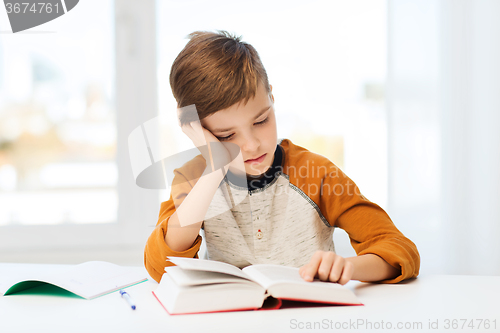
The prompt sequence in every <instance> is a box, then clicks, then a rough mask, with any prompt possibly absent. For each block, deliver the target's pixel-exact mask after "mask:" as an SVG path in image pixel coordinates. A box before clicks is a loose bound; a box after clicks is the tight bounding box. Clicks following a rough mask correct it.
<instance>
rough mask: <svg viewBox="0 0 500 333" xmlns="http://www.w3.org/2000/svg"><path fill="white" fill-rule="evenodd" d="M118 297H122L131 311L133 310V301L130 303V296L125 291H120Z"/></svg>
mask: <svg viewBox="0 0 500 333" xmlns="http://www.w3.org/2000/svg"><path fill="white" fill-rule="evenodd" d="M120 295H122V298H125V300H126V301H127V303H128V304H129V305H130V307H131V308H132V310H135V308H136V306H135V304H134V301H132V298H130V295H129V294H128V293H127V292H126V291H124V290H123V289H120Z"/></svg>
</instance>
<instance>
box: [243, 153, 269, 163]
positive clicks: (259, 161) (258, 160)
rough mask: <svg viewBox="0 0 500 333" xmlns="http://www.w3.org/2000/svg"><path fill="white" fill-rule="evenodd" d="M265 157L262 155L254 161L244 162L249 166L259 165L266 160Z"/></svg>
mask: <svg viewBox="0 0 500 333" xmlns="http://www.w3.org/2000/svg"><path fill="white" fill-rule="evenodd" d="M266 155H267V154H264V155H262V156H260V157H257V158H254V159H248V160H246V161H245V163H249V164H257V163H261V162H262V161H263V160H264V158H266Z"/></svg>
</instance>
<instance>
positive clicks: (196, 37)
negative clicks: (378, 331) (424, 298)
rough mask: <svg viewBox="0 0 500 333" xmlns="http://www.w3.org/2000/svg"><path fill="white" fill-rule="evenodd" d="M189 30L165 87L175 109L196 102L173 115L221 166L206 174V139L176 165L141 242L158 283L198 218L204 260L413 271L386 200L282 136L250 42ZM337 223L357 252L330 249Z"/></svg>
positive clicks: (307, 274) (324, 274) (329, 273)
mask: <svg viewBox="0 0 500 333" xmlns="http://www.w3.org/2000/svg"><path fill="white" fill-rule="evenodd" d="M190 37H191V38H190V41H189V42H188V43H187V44H186V46H185V47H184V49H183V50H182V51H181V52H180V54H179V55H178V56H177V58H176V60H175V61H174V63H173V65H172V69H171V73H170V85H171V87H172V92H173V95H174V97H175V98H176V100H177V104H178V107H179V108H181V110H183V109H185V107H187V106H190V105H195V107H196V112H197V117H199V120H200V121H191V120H193V118H192V117H191V118H189V115H188V114H187V113H186V114H183V113H182V111H180V113H179V116H180V124H181V126H182V129H183V132H184V133H185V134H186V135H187V136H188V137H189V138H190V139H191V140H192V141H193V143H194V144H195V146H197V147H202V146H204V145H206V144H207V143H212V145H214V147H215V146H216V145H217V144H219V147H220V145H221V143H222V144H223V145H225V147H226V148H227V151H224V150H223V149H222V150H218V151H217V159H218V160H217V162H218V163H219V164H221V163H222V165H225V167H224V171H227V175H225V173H223V172H222V171H221V170H218V172H217V171H216V172H211V171H212V168H213V163H214V157H213V155H212V152H210V150H208V151H204V150H202V149H200V151H201V152H202V155H198V156H197V157H195V158H194V159H192V160H191V161H189V162H187V163H185V164H184V165H183V166H182V167H180V168H178V169H176V170H175V172H174V174H175V178H174V181H173V183H174V184H173V186H172V190H171V196H170V199H169V200H168V201H166V202H163V203H162V205H161V209H160V215H159V220H158V224H157V227H156V228H155V230H154V231H153V232H152V234H151V236H150V237H149V239H148V241H147V244H146V248H145V254H144V260H145V266H146V269H147V270H148V272H149V274H150V275H151V276H152V277H153V278H154V279H155V280H156V281H159V280H160V279H161V276H162V274H163V273H164V268H165V266H167V265H172V264H171V263H169V262H167V261H166V257H167V256H183V257H191V258H193V257H196V258H197V257H198V254H197V253H198V250H199V248H200V245H201V236H200V235H199V231H200V228H203V229H204V232H205V239H206V243H207V254H208V258H209V259H213V260H219V261H224V262H228V263H230V264H233V265H236V266H238V267H244V266H247V265H251V264H258V263H269V264H280V265H286V266H294V267H300V269H299V272H300V275H301V276H302V278H303V279H304V280H306V281H312V280H313V279H314V278H315V277H317V278H319V279H320V280H323V281H331V282H337V283H340V284H345V283H347V282H348V281H349V280H351V279H355V280H361V281H381V282H383V283H395V282H399V281H402V280H404V279H408V278H412V277H416V276H417V275H418V271H419V267H420V256H419V254H418V251H417V248H416V246H415V244H413V243H412V242H411V241H410V240H409V239H407V238H406V237H405V236H404V235H403V234H402V233H401V232H400V231H399V230H398V229H397V228H396V227H395V226H394V224H393V223H392V221H391V219H390V218H389V216H388V215H387V214H386V213H385V212H384V210H382V209H381V208H380V207H379V206H378V205H376V204H374V203H372V202H370V201H368V200H367V199H366V198H365V197H364V196H363V195H362V194H361V193H360V192H359V189H358V188H357V186H356V185H355V184H354V183H353V182H352V181H351V180H350V179H349V178H348V177H347V176H346V175H345V174H344V173H343V172H342V171H341V170H340V169H339V168H338V167H337V166H335V165H334V164H333V163H332V162H331V161H329V160H328V159H326V158H325V157H323V156H321V155H317V154H314V153H312V152H309V151H308V150H306V149H304V148H302V147H299V146H297V145H294V144H293V143H292V142H291V141H290V140H287V139H285V140H280V141H278V138H277V134H276V118H275V114H274V96H273V95H272V86H271V85H269V82H268V78H267V74H266V71H265V69H264V66H263V65H262V63H261V61H260V58H259V56H258V54H257V52H256V50H255V49H254V48H253V47H252V46H251V45H249V44H246V43H244V42H241V41H240V39H239V38H237V37H234V36H231V35H230V34H228V33H227V32H218V33H209V32H194V33H192V34H191V35H190ZM195 118H196V117H195ZM231 144H232V145H236V146H237V147H239V151H240V152H239V154H240V155H238V156H239V157H240V159H241V158H242V159H243V161H244V162H243V161H241V163H240V174H241V172H242V173H243V175H244V176H246V177H244V179H245V182H246V184H243V185H242V184H241V182H240V183H238V179H241V178H238V177H237V176H236V175H237V174H238V167H237V166H236V161H237V160H238V158H236V159H234V158H233V157H232V156H233V155H234V154H232V153H231V149H230V145H231ZM212 145H210V147H212ZM241 165H243V167H242V166H241ZM243 169H244V170H243ZM228 193H229V196H230V200H233V199H234V198H239V199H238V200H236V201H237V202H236V204H234V205H229V206H227V204H226V202H227V201H228V199H227V198H228ZM224 207H226V208H225V209H224ZM210 212H211V213H210ZM334 227H339V228H342V229H344V230H345V231H346V232H347V233H348V234H349V237H350V239H351V244H352V246H353V247H354V249H355V250H356V253H357V256H356V257H352V258H343V257H341V256H338V255H336V254H335V248H334V244H333V230H334Z"/></svg>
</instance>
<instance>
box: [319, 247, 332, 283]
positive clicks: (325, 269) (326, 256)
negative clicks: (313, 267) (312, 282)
mask: <svg viewBox="0 0 500 333" xmlns="http://www.w3.org/2000/svg"><path fill="white" fill-rule="evenodd" d="M335 257H336V254H335V253H333V252H325V253H323V258H322V259H321V264H320V265H319V267H318V277H319V279H320V280H321V281H328V278H329V276H330V272H331V270H332V266H333V263H334V262H335Z"/></svg>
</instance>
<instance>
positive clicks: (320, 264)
mask: <svg viewBox="0 0 500 333" xmlns="http://www.w3.org/2000/svg"><path fill="white" fill-rule="evenodd" d="M299 273H300V276H301V277H302V278H303V279H304V280H306V281H309V282H311V281H313V279H314V277H316V276H317V277H318V278H319V279H320V280H321V281H330V282H338V283H340V284H342V285H344V284H346V283H347V282H349V280H351V278H352V275H353V273H354V266H353V265H352V263H351V262H349V261H347V260H346V259H345V258H344V257H341V256H339V255H337V254H335V253H334V252H325V251H317V252H316V253H314V255H313V256H312V258H311V261H310V262H309V263H308V264H305V265H304V266H302V267H301V268H300V269H299Z"/></svg>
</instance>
